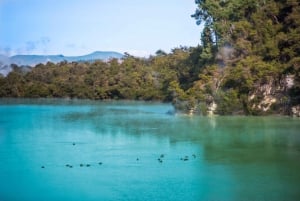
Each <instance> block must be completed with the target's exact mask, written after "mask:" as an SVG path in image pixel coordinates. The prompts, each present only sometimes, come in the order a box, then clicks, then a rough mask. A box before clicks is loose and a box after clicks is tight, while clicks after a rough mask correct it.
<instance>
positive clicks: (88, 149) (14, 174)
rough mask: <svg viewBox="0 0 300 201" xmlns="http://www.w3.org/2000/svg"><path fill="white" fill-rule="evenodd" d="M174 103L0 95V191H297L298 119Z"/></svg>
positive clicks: (52, 195) (81, 198) (18, 197)
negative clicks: (188, 110)
mask: <svg viewBox="0 0 300 201" xmlns="http://www.w3.org/2000/svg"><path fill="white" fill-rule="evenodd" d="M172 111H173V108H172V106H171V105H170V104H162V103H145V102H129V101H128V102H117V101H116V102H99V101H86V100H59V99H58V100H57V99H42V100H30V99H0V200H1V201H35V200H43V201H61V200H64V201H85V200H87V201H91V200H93V201H98V200H105V201H113V200H121V201H123V200H128V201H129V200H130V201H137V200H140V201H145V200H150V201H152V200H162V201H168V200H170V201H177V200H178V201H199V200H204V201H206V200H207V201H223V200H224V201H255V200H257V201H261V200H272V201H277V200H278V201H279V200H280V201H294V200H300V119H297V118H290V117H242V116H240V117H238V116H232V117H218V116H216V117H190V116H184V115H172Z"/></svg>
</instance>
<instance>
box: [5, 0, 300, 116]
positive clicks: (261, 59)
mask: <svg viewBox="0 0 300 201" xmlns="http://www.w3.org/2000/svg"><path fill="white" fill-rule="evenodd" d="M196 4H197V5H198V9H197V10H196V12H195V14H194V15H192V17H194V18H195V19H196V21H197V22H198V24H201V23H203V24H204V29H203V31H202V34H201V45H199V46H197V47H180V48H174V49H173V50H172V51H171V53H169V54H167V53H165V52H163V51H161V50H158V51H157V52H156V55H155V56H151V57H150V58H148V59H142V58H136V57H133V56H131V55H125V56H124V57H123V58H122V62H119V61H118V60H116V59H113V60H110V61H109V62H101V61H96V62H92V63H78V62H73V63H68V62H59V63H57V64H53V63H47V64H46V65H43V64H41V65H38V66H36V67H35V68H33V69H32V70H31V71H30V72H24V71H22V70H20V68H18V67H15V68H14V71H13V72H11V73H10V74H9V75H8V76H7V77H6V78H4V77H2V78H1V77H0V97H71V98H89V99H101V100H102V99H134V100H161V101H168V102H172V103H173V104H174V106H175V108H176V109H177V111H178V112H183V113H188V114H201V115H208V114H218V115H270V114H273V115H274V114H276V115H277V114H280V115H292V116H300V3H298V2H296V1H290V0H286V1H276V0H272V1H263V0H261V1H260V0H259V1H252V0H251V1H242V0H234V1H215V0H209V1H196Z"/></svg>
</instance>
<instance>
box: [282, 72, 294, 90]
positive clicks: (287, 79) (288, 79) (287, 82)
mask: <svg viewBox="0 0 300 201" xmlns="http://www.w3.org/2000/svg"><path fill="white" fill-rule="evenodd" d="M294 80H295V75H287V76H286V77H285V80H284V81H285V86H286V88H288V89H290V88H292V87H293V86H294Z"/></svg>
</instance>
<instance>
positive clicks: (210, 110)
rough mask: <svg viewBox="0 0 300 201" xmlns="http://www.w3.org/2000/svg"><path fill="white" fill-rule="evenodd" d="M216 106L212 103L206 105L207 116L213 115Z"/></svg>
mask: <svg viewBox="0 0 300 201" xmlns="http://www.w3.org/2000/svg"><path fill="white" fill-rule="evenodd" d="M217 107H218V106H217V104H216V103H215V102H214V101H213V102H212V103H211V104H209V105H208V107H207V114H208V115H213V114H214V113H215V111H216V109H217Z"/></svg>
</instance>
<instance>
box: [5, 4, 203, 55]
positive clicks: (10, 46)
mask: <svg viewBox="0 0 300 201" xmlns="http://www.w3.org/2000/svg"><path fill="white" fill-rule="evenodd" d="M194 2H195V1H194V0H147V1H146V0H144V1H143V0H0V30H1V31H0V54H6V55H10V56H11V55H14V54H64V55H83V54H88V53H91V52H93V51H97V50H99V51H118V52H121V53H123V52H129V53H130V54H133V55H136V56H147V55H149V54H154V53H155V51H156V50H158V49H162V50H164V51H167V52H169V51H170V49H172V48H174V47H179V46H180V45H183V46H196V45H197V44H198V43H200V31H201V28H200V27H199V26H197V25H196V23H195V20H194V19H193V18H191V17H190V15H191V14H193V12H194V11H195V9H196V5H195V3H194Z"/></svg>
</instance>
